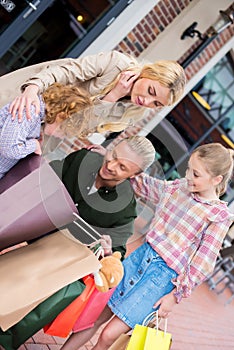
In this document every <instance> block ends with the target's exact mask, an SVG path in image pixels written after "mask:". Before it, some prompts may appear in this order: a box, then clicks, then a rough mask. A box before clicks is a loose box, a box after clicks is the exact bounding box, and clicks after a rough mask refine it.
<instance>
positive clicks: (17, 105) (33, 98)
mask: <svg viewBox="0 0 234 350" xmlns="http://www.w3.org/2000/svg"><path fill="white" fill-rule="evenodd" d="M38 90H39V89H38V86H37V85H28V86H27V87H26V89H25V90H24V92H23V93H22V95H20V96H18V97H16V98H15V99H14V100H13V101H12V103H11V105H10V113H11V114H12V119H13V120H14V119H15V118H16V114H17V112H18V119H19V122H21V121H22V116H23V111H24V108H26V117H27V119H28V120H30V119H31V114H30V107H31V105H32V104H33V105H34V106H35V112H36V114H38V113H39V112H40V100H39V97H38V95H37V94H38Z"/></svg>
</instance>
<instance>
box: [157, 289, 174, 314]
mask: <svg viewBox="0 0 234 350" xmlns="http://www.w3.org/2000/svg"><path fill="white" fill-rule="evenodd" d="M176 304H177V303H176V297H175V296H174V290H173V291H172V292H171V293H169V294H166V295H164V296H163V297H162V298H161V299H159V300H158V301H157V302H156V303H155V304H154V306H153V307H154V308H155V309H156V308H157V307H158V306H159V310H158V316H159V317H162V318H167V317H168V316H169V314H170V313H171V311H172V309H173V307H174V306H175V305H176Z"/></svg>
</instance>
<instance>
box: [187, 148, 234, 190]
mask: <svg viewBox="0 0 234 350" xmlns="http://www.w3.org/2000/svg"><path fill="white" fill-rule="evenodd" d="M194 153H196V154H197V156H198V157H199V159H200V160H201V161H202V162H203V163H204V165H205V167H206V169H207V172H208V173H209V174H210V175H211V176H212V177H216V176H219V175H221V176H222V181H221V182H220V183H219V184H218V185H217V187H216V193H217V195H218V196H219V197H220V196H221V195H222V194H224V193H225V192H226V190H227V185H228V182H229V180H230V179H231V177H232V175H233V166H234V165H233V164H234V150H233V149H231V148H226V147H224V146H223V145H222V144H221V143H208V144H205V145H201V146H199V147H197V148H196V149H195V150H194V151H193V152H192V154H194Z"/></svg>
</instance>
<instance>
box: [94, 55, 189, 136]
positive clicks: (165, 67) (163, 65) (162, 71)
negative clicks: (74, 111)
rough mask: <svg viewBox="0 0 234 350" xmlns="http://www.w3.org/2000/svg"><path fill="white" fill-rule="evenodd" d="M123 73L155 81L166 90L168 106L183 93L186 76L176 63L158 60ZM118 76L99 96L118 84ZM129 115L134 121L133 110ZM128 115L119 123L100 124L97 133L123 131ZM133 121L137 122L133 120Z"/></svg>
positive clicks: (126, 124)
mask: <svg viewBox="0 0 234 350" xmlns="http://www.w3.org/2000/svg"><path fill="white" fill-rule="evenodd" d="M125 71H133V72H135V73H140V75H139V77H138V79H141V78H147V79H151V80H156V81H158V82H159V83H160V84H161V85H162V86H163V87H166V88H168V89H169V99H168V106H170V105H172V104H174V103H175V102H177V101H178V100H179V99H180V98H181V97H182V95H183V93H184V88H185V84H186V76H185V72H184V69H183V68H182V67H181V65H180V64H179V63H177V62H176V61H171V60H160V61H156V62H155V63H152V64H146V65H144V66H135V67H129V68H127V69H125ZM120 75H121V73H120V74H118V75H117V77H116V78H115V79H114V80H113V81H112V82H111V83H110V84H108V85H107V86H106V87H105V88H104V89H103V90H102V91H101V93H100V95H106V94H108V92H110V91H111V90H112V89H113V88H114V87H115V85H116V84H117V83H118V81H119V79H120ZM138 108H139V107H138ZM130 114H131V115H133V119H135V117H134V114H135V110H134V109H133V108H132V111H131V112H130ZM130 114H129V113H128V115H127V113H126V115H125V114H124V115H123V118H121V119H120V121H119V122H107V123H102V124H100V125H99V126H98V131H99V132H104V131H108V130H109V131H112V132H118V131H122V130H124V129H125V128H126V127H128V126H129V123H128V119H129V115H130ZM143 117H144V115H143V112H142V118H143ZM142 118H141V119H142ZM135 121H137V120H136V119H135Z"/></svg>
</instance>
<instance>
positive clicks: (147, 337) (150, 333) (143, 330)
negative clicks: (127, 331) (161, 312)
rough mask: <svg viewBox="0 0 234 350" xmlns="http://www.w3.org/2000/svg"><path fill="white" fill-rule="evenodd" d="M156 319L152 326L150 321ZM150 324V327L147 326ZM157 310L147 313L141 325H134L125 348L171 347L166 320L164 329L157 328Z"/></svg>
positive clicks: (160, 349) (152, 349)
mask: <svg viewBox="0 0 234 350" xmlns="http://www.w3.org/2000/svg"><path fill="white" fill-rule="evenodd" d="M154 320H156V324H155V325H154V328H152V323H153V322H154ZM149 325H150V327H149ZM158 325H159V322H158V312H157V311H156V312H153V313H151V314H150V315H148V316H147V317H146V318H145V320H144V321H143V324H142V325H139V324H137V325H136V326H135V327H134V330H133V332H132V335H131V338H130V341H129V343H128V346H127V347H126V350H169V349H170V347H171V334H170V333H167V331H166V328H167V320H165V328H164V331H161V330H159V329H158Z"/></svg>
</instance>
